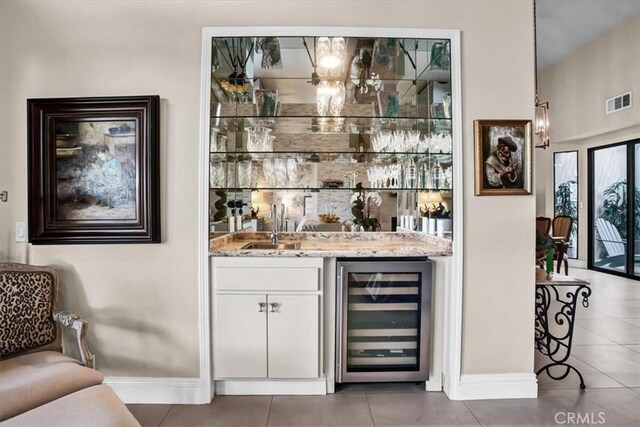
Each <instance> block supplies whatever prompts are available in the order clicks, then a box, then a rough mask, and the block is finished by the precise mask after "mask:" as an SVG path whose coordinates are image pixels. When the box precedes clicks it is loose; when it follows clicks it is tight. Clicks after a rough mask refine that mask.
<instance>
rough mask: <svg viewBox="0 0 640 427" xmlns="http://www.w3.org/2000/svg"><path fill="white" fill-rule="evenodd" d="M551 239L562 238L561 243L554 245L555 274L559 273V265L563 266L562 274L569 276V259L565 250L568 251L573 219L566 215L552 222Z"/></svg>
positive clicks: (559, 216) (557, 217)
mask: <svg viewBox="0 0 640 427" xmlns="http://www.w3.org/2000/svg"><path fill="white" fill-rule="evenodd" d="M551 226H552V232H551V235H552V236H553V237H562V239H563V241H562V242H558V243H557V244H556V254H555V256H554V258H555V259H556V263H557V264H556V265H557V267H556V272H557V273H560V264H564V274H565V275H568V274H569V259H568V258H569V257H568V256H567V250H568V249H569V239H570V238H571V228H572V227H573V218H572V217H570V216H568V215H558V216H556V217H555V218H553V221H552V224H551Z"/></svg>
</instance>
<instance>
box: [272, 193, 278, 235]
mask: <svg viewBox="0 0 640 427" xmlns="http://www.w3.org/2000/svg"><path fill="white" fill-rule="evenodd" d="M271 243H273V244H274V245H277V244H278V208H277V206H276V205H275V203H274V204H273V205H271Z"/></svg>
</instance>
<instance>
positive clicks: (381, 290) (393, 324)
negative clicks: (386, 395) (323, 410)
mask: <svg viewBox="0 0 640 427" xmlns="http://www.w3.org/2000/svg"><path fill="white" fill-rule="evenodd" d="M427 267H430V266H429V264H427V261H421V262H412V261H406V262H395V261H388V262H384V263H376V262H353V263H348V262H346V263H342V262H341V263H339V269H340V270H341V273H340V274H341V277H340V279H341V281H340V283H341V285H342V286H341V289H340V294H341V297H340V298H339V302H340V305H341V307H338V310H339V311H340V312H341V314H342V316H341V321H340V322H339V323H340V324H341V325H340V330H339V333H338V337H341V342H340V345H339V349H340V350H341V351H340V359H341V372H340V374H339V375H338V378H339V382H350V381H410V380H414V381H420V380H422V381H423V380H426V379H427V377H428V369H427V365H428V357H426V355H428V353H427V351H426V350H427V349H428V343H429V340H428V338H429V313H430V293H431V291H430V289H431V286H430V282H431V280H430V268H427Z"/></svg>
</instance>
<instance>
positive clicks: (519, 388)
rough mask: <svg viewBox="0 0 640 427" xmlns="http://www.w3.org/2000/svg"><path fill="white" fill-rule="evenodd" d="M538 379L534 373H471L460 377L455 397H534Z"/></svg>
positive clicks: (479, 398)
mask: <svg viewBox="0 0 640 427" xmlns="http://www.w3.org/2000/svg"><path fill="white" fill-rule="evenodd" d="M537 397H538V380H537V378H536V374H534V373H512V374H472V375H462V376H461V377H460V387H459V388H458V395H457V399H459V400H481V399H535V398H537Z"/></svg>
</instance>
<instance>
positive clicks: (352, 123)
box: [209, 36, 456, 232]
mask: <svg viewBox="0 0 640 427" xmlns="http://www.w3.org/2000/svg"><path fill="white" fill-rule="evenodd" d="M211 54H212V59H211V140H210V147H211V149H210V151H211V153H210V184H211V185H210V186H211V191H210V202H209V203H210V224H211V231H236V230H242V229H253V230H269V229H271V219H270V216H269V212H270V208H271V206H272V205H274V204H275V205H276V206H277V208H278V211H279V212H280V213H282V212H284V213H283V214H281V215H278V218H279V220H278V221H279V224H278V227H279V228H280V229H281V230H285V231H351V230H352V229H359V228H361V227H358V226H362V228H365V229H369V230H372V229H377V230H379V231H395V230H397V229H398V227H400V229H402V230H411V231H424V232H428V231H429V230H428V229H423V225H422V224H425V226H424V227H426V224H427V221H421V220H420V218H421V216H425V217H433V218H431V219H434V221H435V216H434V212H435V211H434V210H432V209H430V207H429V209H425V203H426V202H425V201H424V200H426V198H427V193H433V192H437V193H439V194H441V200H442V202H441V205H442V208H440V210H439V212H440V213H443V212H446V217H445V216H444V214H443V217H442V218H439V219H440V220H442V224H443V225H442V226H441V227H442V230H445V229H447V231H450V228H451V227H450V222H449V223H446V221H445V220H449V221H450V218H451V216H450V215H449V214H450V212H451V211H452V206H451V202H452V178H451V176H452V167H453V165H452V154H451V146H452V135H451V122H452V111H453V108H452V104H453V102H454V101H453V99H455V96H456V94H455V93H452V87H451V70H450V63H451V61H450V54H451V53H450V42H449V40H446V39H407V38H366V37H268V36H265V37H255V38H250V37H227V38H212V40H211ZM359 184H360V185H359ZM360 202H362V203H363V206H362V207H363V209H360ZM434 209H435V207H434ZM280 218H283V219H280ZM373 223H376V224H379V225H376V226H375V227H371V226H369V227H367V225H368V224H369V225H371V224H373ZM431 232H437V228H436V227H432V228H431Z"/></svg>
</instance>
